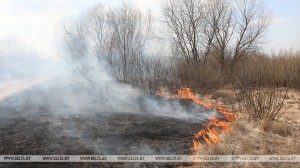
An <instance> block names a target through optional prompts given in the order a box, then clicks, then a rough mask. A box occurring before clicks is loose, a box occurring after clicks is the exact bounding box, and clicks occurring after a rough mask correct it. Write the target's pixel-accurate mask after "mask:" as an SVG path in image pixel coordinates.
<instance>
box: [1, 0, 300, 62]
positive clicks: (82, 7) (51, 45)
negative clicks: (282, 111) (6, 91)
mask: <svg viewBox="0 0 300 168" xmlns="http://www.w3.org/2000/svg"><path fill="white" fill-rule="evenodd" d="M128 1H130V2H131V4H132V5H134V6H137V7H138V8H140V9H142V10H148V9H150V11H152V13H154V15H155V16H159V14H158V13H159V12H160V4H161V2H162V1H163V0H128ZM122 2H123V1H121V0H112V1H111V0H0V40H3V39H7V38H17V39H21V40H22V41H23V42H25V43H27V44H28V45H30V46H32V47H33V48H34V49H35V50H36V51H37V52H38V54H40V55H42V56H43V57H48V58H55V57H59V56H60V54H59V53H60V50H61V49H60V46H61V45H60V44H61V40H60V37H61V32H62V31H61V30H62V23H63V22H65V21H66V20H68V19H70V18H76V17H78V16H80V15H81V14H83V13H84V12H85V11H87V10H88V9H89V8H90V7H92V6H94V5H96V4H103V5H105V6H112V5H115V4H118V3H122ZM265 2H266V4H267V6H268V7H269V8H270V9H271V10H272V12H273V21H272V24H271V26H270V29H269V33H268V37H267V39H268V40H267V42H269V43H268V44H266V45H265V49H266V50H271V48H274V49H275V50H278V49H289V48H294V49H295V50H299V49H300V1H299V0H265ZM158 19H159V18H158Z"/></svg>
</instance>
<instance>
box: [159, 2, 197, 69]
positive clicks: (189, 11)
mask: <svg viewBox="0 0 300 168" xmlns="http://www.w3.org/2000/svg"><path fill="white" fill-rule="evenodd" d="M163 14H164V18H165V23H166V24H167V25H168V27H169V28H170V30H171V33H170V34H171V38H172V40H173V42H174V44H175V46H176V47H178V48H179V49H180V52H181V55H182V56H184V57H185V59H186V61H187V62H188V63H192V62H199V61H200V58H199V57H200V50H201V48H200V47H201V46H200V41H201V39H200V35H201V34H200V29H201V23H202V17H203V16H202V7H201V4H200V3H198V1H196V0H168V1H167V3H166V4H164V5H163Z"/></svg>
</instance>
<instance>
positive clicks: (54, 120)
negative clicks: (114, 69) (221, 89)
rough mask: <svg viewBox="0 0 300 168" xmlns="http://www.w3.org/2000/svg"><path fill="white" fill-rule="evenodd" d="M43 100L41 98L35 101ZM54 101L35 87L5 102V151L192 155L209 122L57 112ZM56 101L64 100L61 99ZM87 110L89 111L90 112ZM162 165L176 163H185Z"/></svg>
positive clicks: (1, 135) (0, 144)
mask: <svg viewBox="0 0 300 168" xmlns="http://www.w3.org/2000/svg"><path fill="white" fill-rule="evenodd" d="M37 101H38V102H39V103H35V102H37ZM49 101H52V100H49V98H47V95H45V94H44V93H43V92H40V91H36V90H35V91H32V90H29V91H25V92H23V93H20V94H18V95H15V96H13V97H10V98H8V99H6V100H4V101H3V102H1V104H0V155H93V154H94V155H102V154H106V155H110V154H114V155H123V154H133V155H137V154H144V155H147V154H149V155H151V154H156V155H157V154H174V155H175V154H180V155H190V154H192V151H191V147H192V145H193V144H192V140H193V136H194V133H196V132H197V131H198V130H199V129H200V128H201V125H203V124H204V123H196V122H191V121H187V120H181V119H175V118H170V117H157V116H154V115H151V114H143V113H138V114H136V113H134V114H133V113H114V112H101V113H98V112H97V109H80V110H82V111H83V112H82V113H79V114H72V113H70V114H68V115H65V113H64V114H60V113H57V111H58V110H59V109H61V108H53V107H52V106H51V108H50V105H49ZM40 102H43V103H40ZM57 102H59V100H57ZM180 103H181V104H183V105H184V106H186V107H187V108H189V106H190V105H191V104H192V102H190V101H189V100H182V101H181V102H180ZM56 106H60V104H59V103H56ZM66 108H67V107H66ZM64 110H65V111H68V110H72V109H64ZM85 110H86V111H88V112H87V113H85ZM93 110H94V111H93ZM65 111H64V112H65ZM147 165H148V166H149V164H148V163H145V164H144V163H143V164H142V163H141V164H134V165H132V164H125V163H124V164H123V163H115V164H114V163H103V164H102V163H18V164H14V163H5V164H4V163H3V164H0V167H91V166H92V167H111V166H113V167H115V166H117V167H118V166H119V167H123V166H127V167H132V166H137V167H140V166H147ZM153 165H154V163H153V164H150V167H153ZM156 165H159V166H166V167H168V166H171V167H174V166H176V165H181V164H175V165H174V164H170V165H168V164H156Z"/></svg>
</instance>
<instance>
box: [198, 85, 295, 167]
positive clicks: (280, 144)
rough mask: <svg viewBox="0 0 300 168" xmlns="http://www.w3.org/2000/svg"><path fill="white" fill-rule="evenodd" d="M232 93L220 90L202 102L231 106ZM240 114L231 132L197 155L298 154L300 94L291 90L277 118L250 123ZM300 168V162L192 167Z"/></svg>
mask: <svg viewBox="0 0 300 168" xmlns="http://www.w3.org/2000/svg"><path fill="white" fill-rule="evenodd" d="M234 95H235V94H234V92H233V91H231V90H230V89H225V90H220V91H218V92H216V93H215V94H213V95H208V96H206V97H205V98H204V99H205V101H208V102H213V103H218V104H223V105H224V106H227V107H228V108H230V107H232V103H233V101H234ZM238 113H239V118H238V119H237V120H236V121H235V122H234V123H232V124H233V130H232V131H231V132H230V133H224V134H222V135H221V137H220V138H221V142H220V143H219V144H217V145H211V146H207V147H204V148H202V149H201V150H199V151H198V154H200V155H293V154H296V155H297V154H299V153H300V141H299V139H300V92H299V91H296V90H290V91H289V93H288V96H287V99H286V101H285V104H284V107H283V109H282V115H281V116H280V118H278V119H277V120H274V121H269V120H253V119H252V120H251V119H249V117H248V116H247V115H246V114H244V113H242V112H238ZM199 166H200V167H220V166H222V167H251V168H252V167H253V168H254V167H300V163H201V164H196V165H194V166H193V167H199Z"/></svg>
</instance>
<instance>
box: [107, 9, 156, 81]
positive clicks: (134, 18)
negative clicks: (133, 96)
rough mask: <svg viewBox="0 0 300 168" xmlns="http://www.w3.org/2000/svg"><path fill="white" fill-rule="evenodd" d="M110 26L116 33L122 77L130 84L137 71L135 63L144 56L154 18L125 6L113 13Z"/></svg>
mask: <svg viewBox="0 0 300 168" xmlns="http://www.w3.org/2000/svg"><path fill="white" fill-rule="evenodd" d="M110 24H111V27H112V29H113V31H114V32H113V36H112V41H113V44H114V46H115V49H116V52H117V53H118V55H119V59H120V63H121V64H120V65H121V71H122V73H121V74H120V75H121V76H120V77H121V79H122V80H123V81H124V82H128V80H129V79H130V78H131V77H132V75H133V73H131V72H134V70H135V69H134V66H135V63H136V62H137V61H138V59H139V57H142V56H143V54H144V53H143V52H144V46H145V44H146V42H147V38H148V33H149V31H150V28H151V24H152V18H151V15H148V16H143V14H142V13H141V12H140V11H139V10H137V9H133V8H131V7H128V6H127V5H123V7H122V8H121V9H120V10H117V11H114V12H112V13H111V21H110ZM130 73H131V74H130Z"/></svg>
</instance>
